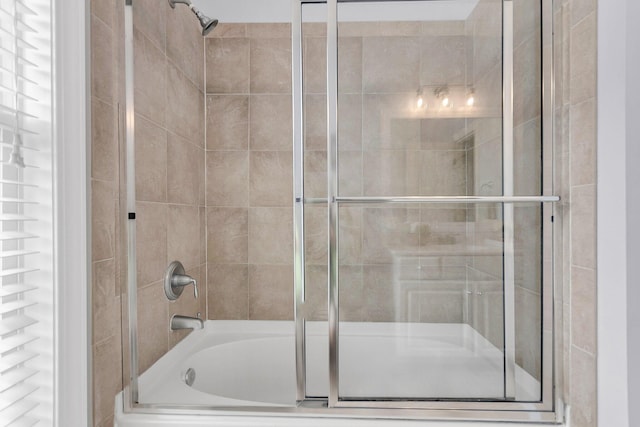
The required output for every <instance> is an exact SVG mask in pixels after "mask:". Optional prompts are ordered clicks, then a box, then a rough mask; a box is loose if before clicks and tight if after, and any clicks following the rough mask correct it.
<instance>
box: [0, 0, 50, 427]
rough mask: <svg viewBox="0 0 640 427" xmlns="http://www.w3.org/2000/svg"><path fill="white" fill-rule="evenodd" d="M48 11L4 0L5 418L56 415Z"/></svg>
mask: <svg viewBox="0 0 640 427" xmlns="http://www.w3.org/2000/svg"><path fill="white" fill-rule="evenodd" d="M50 18H51V6H50V5H46V2H44V1H41V0H35V1H33V0H29V1H28V2H27V1H26V0H2V1H1V2H0V153H1V155H0V227H1V229H0V267H1V268H0V283H1V287H0V298H1V303H0V316H1V320H0V426H31V425H34V424H36V423H40V424H39V425H50V424H52V420H53V418H52V415H51V412H52V411H51V408H52V405H53V403H52V400H53V399H52V393H51V390H52V386H51V384H52V376H53V373H52V372H53V369H52V366H53V361H52V360H53V345H52V342H53V336H52V331H53V315H52V307H51V306H52V304H51V302H52V301H53V298H52V295H53V280H52V277H53V275H52V270H53V263H52V261H53V250H52V248H53V244H52V243H53V238H52V236H53V235H52V228H51V224H52V223H53V220H52V212H53V203H52V200H53V197H52V195H53V193H52V189H53V186H52V177H53V174H52V169H53V168H52V165H51V160H52V137H51V136H52V132H51V123H52V120H51V99H52V97H51V76H52V73H51V69H52V68H51V64H52V61H51V19H50ZM43 421H44V423H42V422H43Z"/></svg>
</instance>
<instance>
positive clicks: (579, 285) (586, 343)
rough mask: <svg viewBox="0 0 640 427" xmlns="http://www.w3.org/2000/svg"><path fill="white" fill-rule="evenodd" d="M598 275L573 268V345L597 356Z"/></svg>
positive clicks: (584, 269)
mask: <svg viewBox="0 0 640 427" xmlns="http://www.w3.org/2000/svg"><path fill="white" fill-rule="evenodd" d="M595 275H596V273H595V271H594V270H591V269H588V268H580V267H571V343H572V344H573V345H574V346H576V347H580V348H581V349H582V350H584V351H586V352H588V353H590V354H596V277H595Z"/></svg>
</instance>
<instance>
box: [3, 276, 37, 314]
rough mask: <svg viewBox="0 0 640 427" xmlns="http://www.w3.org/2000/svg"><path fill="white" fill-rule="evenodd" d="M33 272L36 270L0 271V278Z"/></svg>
mask: <svg viewBox="0 0 640 427" xmlns="http://www.w3.org/2000/svg"><path fill="white" fill-rule="evenodd" d="M34 271H38V269H37V268H29V267H27V268H7V269H4V270H0V277H7V276H15V275H16V274H26V273H32V272H34ZM1 312H2V309H1V308H0V313H1Z"/></svg>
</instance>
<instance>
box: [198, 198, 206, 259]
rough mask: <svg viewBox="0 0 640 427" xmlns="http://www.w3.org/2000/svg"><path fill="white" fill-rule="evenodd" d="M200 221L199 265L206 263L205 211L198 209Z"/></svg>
mask: <svg viewBox="0 0 640 427" xmlns="http://www.w3.org/2000/svg"><path fill="white" fill-rule="evenodd" d="M198 213H199V220H200V264H201V265H202V264H206V263H207V209H206V208H205V207H204V206H200V207H198Z"/></svg>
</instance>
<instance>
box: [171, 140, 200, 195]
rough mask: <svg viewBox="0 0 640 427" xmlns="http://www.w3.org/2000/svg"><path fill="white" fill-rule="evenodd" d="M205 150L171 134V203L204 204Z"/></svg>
mask: <svg viewBox="0 0 640 427" xmlns="http://www.w3.org/2000/svg"><path fill="white" fill-rule="evenodd" d="M204 161H205V159H204V150H203V148H201V147H197V146H195V145H193V144H191V143H190V142H188V141H187V140H185V139H183V138H180V137H179V136H176V135H173V134H171V133H170V134H169V143H168V150H167V198H168V201H169V202H170V203H181V204H189V205H198V204H204V191H205V182H204Z"/></svg>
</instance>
